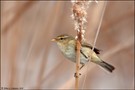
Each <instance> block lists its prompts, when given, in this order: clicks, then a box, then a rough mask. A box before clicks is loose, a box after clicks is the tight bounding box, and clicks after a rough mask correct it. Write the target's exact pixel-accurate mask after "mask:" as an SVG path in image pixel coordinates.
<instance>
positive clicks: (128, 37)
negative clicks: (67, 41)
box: [1, 1, 134, 89]
mask: <svg viewBox="0 0 135 90" xmlns="http://www.w3.org/2000/svg"><path fill="white" fill-rule="evenodd" d="M104 3H105V2H103V1H99V2H98V4H97V3H95V2H92V3H90V5H89V9H88V10H87V12H88V18H87V21H88V23H87V30H86V33H85V38H86V40H87V41H88V42H89V43H91V44H93V41H94V39H95V34H96V32H97V28H98V26H99V22H100V19H101V14H102V12H103V7H104ZM71 8H72V4H71V2H70V1H1V87H15V88H19V87H23V88H24V89H73V88H74V83H75V81H74V80H75V79H74V73H75V63H73V62H70V61H69V60H67V59H66V58H65V57H64V56H63V55H62V54H61V52H60V50H59V49H58V47H57V45H56V44H55V43H54V42H51V39H52V38H54V37H56V36H57V35H60V34H65V33H66V34H71V35H73V36H76V31H75V30H74V22H73V20H72V18H71V14H72V12H71ZM96 47H97V48H99V49H101V50H102V51H101V54H100V57H101V58H102V59H103V60H104V61H106V62H108V63H111V64H112V65H114V66H115V67H116V70H115V71H114V72H113V73H107V72H105V71H104V70H102V69H101V68H99V67H98V66H97V65H95V64H93V63H89V64H88V65H87V66H86V67H84V68H83V69H82V70H81V71H80V72H81V74H82V75H81V76H80V84H79V88H87V89H134V1H108V2H107V6H106V9H105V13H104V17H103V21H102V25H101V28H100V33H99V35H98V39H97V42H96ZM87 68H88V70H87ZM86 75H87V77H86V80H85V83H84V79H85V76H86ZM83 84H84V87H83V86H82V85H83Z"/></svg>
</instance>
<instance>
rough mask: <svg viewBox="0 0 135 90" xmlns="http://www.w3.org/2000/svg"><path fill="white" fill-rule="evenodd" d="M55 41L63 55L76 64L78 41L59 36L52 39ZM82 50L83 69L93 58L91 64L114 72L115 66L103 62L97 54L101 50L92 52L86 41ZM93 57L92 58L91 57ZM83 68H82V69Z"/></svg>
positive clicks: (67, 36)
mask: <svg viewBox="0 0 135 90" xmlns="http://www.w3.org/2000/svg"><path fill="white" fill-rule="evenodd" d="M52 41H55V42H56V43H57V45H58V47H59V49H60V51H61V52H62V53H63V55H64V56H65V57H67V58H68V59H69V60H70V61H73V62H76V39H75V38H74V37H72V36H70V35H66V34H64V35H59V36H57V37H56V38H54V39H52ZM81 46H82V47H81V50H80V54H81V55H80V64H81V65H82V67H83V66H84V65H85V64H86V63H87V62H89V60H90V58H91V60H90V61H91V62H93V63H96V64H98V65H100V66H101V67H103V68H104V69H106V70H107V71H109V72H112V71H113V70H114V69H115V68H114V66H112V65H110V64H108V63H106V62H105V61H103V60H102V59H101V58H100V57H99V56H98V55H97V54H100V50H99V49H97V48H94V50H93V51H92V48H93V47H92V46H91V45H90V44H88V43H86V42H84V41H82V44H81ZM90 55H91V57H90ZM82 67H81V68H82Z"/></svg>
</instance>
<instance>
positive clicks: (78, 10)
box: [72, 0, 89, 89]
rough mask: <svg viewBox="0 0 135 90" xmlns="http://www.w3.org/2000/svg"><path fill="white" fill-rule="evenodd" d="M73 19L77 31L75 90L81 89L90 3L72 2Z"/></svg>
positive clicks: (84, 1) (78, 0)
mask: <svg viewBox="0 0 135 90" xmlns="http://www.w3.org/2000/svg"><path fill="white" fill-rule="evenodd" d="M72 3H73V7H72V12H73V14H72V18H73V19H74V24H75V30H77V40H76V50H77V51H76V73H75V88H76V89H78V88H79V69H80V50H81V42H82V40H83V39H84V32H85V23H86V22H87V21H86V15H87V12H86V9H87V8H88V5H89V1H87V0H76V1H72Z"/></svg>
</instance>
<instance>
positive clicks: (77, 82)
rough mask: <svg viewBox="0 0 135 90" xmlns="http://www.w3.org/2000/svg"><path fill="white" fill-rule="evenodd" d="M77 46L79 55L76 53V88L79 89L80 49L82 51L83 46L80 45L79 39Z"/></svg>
mask: <svg viewBox="0 0 135 90" xmlns="http://www.w3.org/2000/svg"><path fill="white" fill-rule="evenodd" d="M76 45H77V53H76V76H75V88H76V89H78V87H79V69H80V49H81V44H80V40H79V39H77V41H76Z"/></svg>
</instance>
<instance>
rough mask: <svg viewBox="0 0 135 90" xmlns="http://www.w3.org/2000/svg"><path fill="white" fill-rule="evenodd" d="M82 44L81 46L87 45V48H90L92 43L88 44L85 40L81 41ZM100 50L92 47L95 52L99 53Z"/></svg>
mask: <svg viewBox="0 0 135 90" xmlns="http://www.w3.org/2000/svg"><path fill="white" fill-rule="evenodd" d="M82 46H83V47H88V48H91V49H92V48H93V47H92V45H90V44H88V43H86V42H83V43H82ZM100 51H101V50H99V49H97V48H95V47H94V52H95V53H96V54H100Z"/></svg>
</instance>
